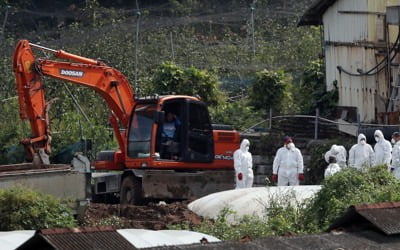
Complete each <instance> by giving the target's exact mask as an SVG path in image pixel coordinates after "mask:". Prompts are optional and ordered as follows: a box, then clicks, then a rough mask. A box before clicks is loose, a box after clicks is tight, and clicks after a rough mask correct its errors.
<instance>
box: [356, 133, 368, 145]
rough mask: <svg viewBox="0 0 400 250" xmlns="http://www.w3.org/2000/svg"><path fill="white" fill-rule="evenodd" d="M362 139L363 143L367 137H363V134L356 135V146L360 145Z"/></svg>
mask: <svg viewBox="0 0 400 250" xmlns="http://www.w3.org/2000/svg"><path fill="white" fill-rule="evenodd" d="M362 139H364V140H365V142H366V141H367V137H365V135H364V134H359V135H358V140H357V142H358V144H360V142H361V140H362Z"/></svg>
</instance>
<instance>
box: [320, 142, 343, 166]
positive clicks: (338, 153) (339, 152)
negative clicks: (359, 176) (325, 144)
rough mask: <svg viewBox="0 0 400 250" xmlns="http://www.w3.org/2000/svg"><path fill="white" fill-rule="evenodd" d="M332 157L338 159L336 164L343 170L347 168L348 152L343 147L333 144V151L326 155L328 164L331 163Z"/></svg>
mask: <svg viewBox="0 0 400 250" xmlns="http://www.w3.org/2000/svg"><path fill="white" fill-rule="evenodd" d="M330 156H334V157H335V158H336V163H337V164H338V165H339V166H340V167H341V168H345V167H346V166H347V165H346V162H347V151H346V149H345V148H344V147H343V146H341V145H336V144H333V145H332V147H331V149H330V150H329V151H327V152H326V153H325V161H326V162H327V163H329V157H330Z"/></svg>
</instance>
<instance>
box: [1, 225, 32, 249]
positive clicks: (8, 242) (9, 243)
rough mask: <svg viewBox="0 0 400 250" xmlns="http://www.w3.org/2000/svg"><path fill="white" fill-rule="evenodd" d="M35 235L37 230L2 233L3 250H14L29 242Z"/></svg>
mask: <svg viewBox="0 0 400 250" xmlns="http://www.w3.org/2000/svg"><path fill="white" fill-rule="evenodd" d="M34 234H35V230H21V231H8V232H0V246H1V249H2V250H14V249H16V248H17V247H18V246H20V245H21V244H22V243H24V242H26V241H27V240H29V239H30V238H31V237H32V236H33V235H34Z"/></svg>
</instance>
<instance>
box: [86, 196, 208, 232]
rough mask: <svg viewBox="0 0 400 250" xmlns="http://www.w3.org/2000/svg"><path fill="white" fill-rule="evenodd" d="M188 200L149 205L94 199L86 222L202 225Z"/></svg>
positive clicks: (118, 225) (164, 226) (123, 225)
mask: <svg viewBox="0 0 400 250" xmlns="http://www.w3.org/2000/svg"><path fill="white" fill-rule="evenodd" d="M187 204H188V202H175V203H171V204H165V203H162V204H153V203H150V204H148V205H146V206H134V205H119V204H117V205H115V204H114V205H112V204H102V203H92V204H90V205H89V207H88V208H87V209H86V211H85V215H84V218H83V221H82V222H81V224H82V225H84V226H100V225H112V226H115V227H116V228H140V229H151V230H162V229H168V227H167V226H168V225H176V224H189V226H196V225H199V224H200V223H201V221H202V218H201V217H200V216H198V215H196V214H195V213H193V212H192V211H190V210H189V209H188V207H187Z"/></svg>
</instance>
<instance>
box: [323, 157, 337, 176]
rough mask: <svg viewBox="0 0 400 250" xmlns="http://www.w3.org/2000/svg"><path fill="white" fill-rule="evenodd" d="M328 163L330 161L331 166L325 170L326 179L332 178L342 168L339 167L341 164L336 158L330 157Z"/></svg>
mask: <svg viewBox="0 0 400 250" xmlns="http://www.w3.org/2000/svg"><path fill="white" fill-rule="evenodd" d="M328 161H329V165H328V167H327V168H326V169H325V173H324V177H325V178H327V177H329V176H332V175H334V174H336V173H337V172H339V171H340V170H341V167H340V166H339V164H337V163H336V158H335V156H329V159H328Z"/></svg>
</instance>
